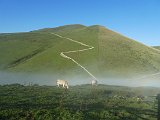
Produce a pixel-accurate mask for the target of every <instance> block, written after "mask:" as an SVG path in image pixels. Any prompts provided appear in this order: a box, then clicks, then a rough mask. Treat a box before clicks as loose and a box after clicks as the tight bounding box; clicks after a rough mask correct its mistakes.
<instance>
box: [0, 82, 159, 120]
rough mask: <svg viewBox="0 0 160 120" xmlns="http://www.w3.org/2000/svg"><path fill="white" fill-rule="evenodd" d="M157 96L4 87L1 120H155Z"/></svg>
mask: <svg viewBox="0 0 160 120" xmlns="http://www.w3.org/2000/svg"><path fill="white" fill-rule="evenodd" d="M158 92H160V89H159V88H130V87H121V86H108V85H98V86H94V87H92V86H91V85H81V86H70V88H69V89H68V90H65V89H62V88H57V87H56V86H39V85H26V86H24V85H19V84H12V85H3V86H0V119H3V120H10V119H11V120H15V119H22V120H26V119H34V120H39V119H40V120H41V119H47V120H53V119H54V120H62V119H65V120H75V119H76V120H93V119H94V120H105V119H111V120H124V119H126V120H141V119H145V120H156V117H157V116H156V115H157V110H156V109H155V108H154V107H155V106H157V103H156V99H155V98H153V97H151V96H153V95H155V94H157V93H158ZM137 98H139V99H137ZM77 113H78V114H77ZM75 115H76V116H75Z"/></svg>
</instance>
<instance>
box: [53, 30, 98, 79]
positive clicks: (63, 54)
mask: <svg viewBox="0 0 160 120" xmlns="http://www.w3.org/2000/svg"><path fill="white" fill-rule="evenodd" d="M51 34H54V35H56V36H58V37H60V38H64V39H67V40H69V41H72V42H75V43H78V44H80V45H82V46H85V47H88V48H86V49H81V50H73V51H67V52H61V53H60V55H61V56H62V57H63V58H66V59H69V60H72V61H73V62H74V63H76V64H77V65H78V66H80V67H81V68H82V69H83V70H85V71H86V72H87V73H88V74H89V75H90V76H91V77H92V78H93V79H95V80H97V78H96V77H95V76H94V75H93V74H92V73H90V72H89V71H88V70H87V69H86V68H85V67H84V66H82V65H81V64H79V63H78V62H77V61H76V60H74V59H73V58H71V57H68V56H67V55H65V54H67V53H76V52H83V51H87V50H91V49H94V47H93V46H90V45H87V44H84V43H82V42H79V41H76V40H73V39H71V38H67V37H63V36H61V35H58V34H56V33H51Z"/></svg>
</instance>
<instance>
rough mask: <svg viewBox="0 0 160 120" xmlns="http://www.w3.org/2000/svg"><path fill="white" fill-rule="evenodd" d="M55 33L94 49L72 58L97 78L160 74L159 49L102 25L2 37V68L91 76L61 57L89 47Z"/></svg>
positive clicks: (0, 48)
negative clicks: (62, 53)
mask: <svg viewBox="0 0 160 120" xmlns="http://www.w3.org/2000/svg"><path fill="white" fill-rule="evenodd" d="M51 32H54V33H57V34H60V35H62V36H65V37H69V38H72V39H74V40H77V41H81V42H83V43H85V44H88V45H92V46H94V47H95V49H93V50H89V51H85V52H81V53H72V54H68V55H69V56H70V57H72V58H74V59H75V60H76V61H78V62H79V63H80V64H82V65H83V66H85V67H86V68H87V69H88V70H89V71H90V72H91V73H93V74H94V75H95V76H98V77H102V76H104V77H112V76H118V77H119V76H123V77H124V76H125V77H127V76H131V75H142V74H151V73H156V72H159V71H160V52H159V51H158V50H155V49H152V48H150V47H148V46H146V45H143V44H141V43H139V42H136V41H135V40H132V39H129V38H127V37H124V36H122V35H120V34H118V33H116V32H113V31H111V30H109V29H106V28H104V27H102V26H99V25H94V26H89V27H86V26H83V25H67V26H61V27H57V28H47V29H41V30H36V31H32V32H27V33H13V34H1V35H0V56H1V59H0V68H1V69H3V70H6V71H13V72H15V71H16V72H50V73H60V74H62V73H63V74H64V75H65V74H66V75H76V74H80V75H87V74H86V73H85V72H84V71H83V70H82V69H80V68H79V67H78V66H76V65H75V64H74V63H73V62H72V61H69V60H67V59H65V58H62V57H61V56H59V54H60V52H62V51H69V50H76V49H82V48H85V47H84V46H81V45H79V44H76V43H72V42H70V41H68V40H66V39H62V38H59V37H57V36H54V35H53V34H50V33H51ZM37 51H38V52H37ZM15 63H16V64H15ZM6 67H7V69H6Z"/></svg>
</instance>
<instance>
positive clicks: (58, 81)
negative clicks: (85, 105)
mask: <svg viewBox="0 0 160 120" xmlns="http://www.w3.org/2000/svg"><path fill="white" fill-rule="evenodd" d="M60 85H62V87H63V88H67V89H68V88H69V86H68V82H67V81H66V80H57V86H58V87H59V86H60Z"/></svg>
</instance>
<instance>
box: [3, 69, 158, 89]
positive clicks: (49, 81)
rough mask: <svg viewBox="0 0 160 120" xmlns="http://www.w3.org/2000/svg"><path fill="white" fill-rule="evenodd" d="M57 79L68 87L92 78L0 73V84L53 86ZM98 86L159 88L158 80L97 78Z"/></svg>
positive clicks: (84, 82)
mask: <svg viewBox="0 0 160 120" xmlns="http://www.w3.org/2000/svg"><path fill="white" fill-rule="evenodd" d="M57 79H64V80H67V81H68V83H69V85H82V84H90V83H91V80H92V78H90V77H82V76H80V75H79V76H77V75H75V76H60V75H57V74H33V73H10V72H2V71H1V72H0V84H1V85H5V84H14V83H18V84H23V85H29V84H39V85H49V86H55V85H56V80H57ZM98 84H105V85H116V86H129V87H140V86H150V87H160V80H158V79H157V78H149V77H148V78H147V79H146V78H145V79H138V78H137V79H136V78H135V79H122V78H103V77H102V78H98Z"/></svg>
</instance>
